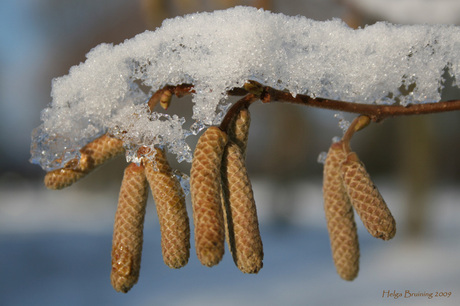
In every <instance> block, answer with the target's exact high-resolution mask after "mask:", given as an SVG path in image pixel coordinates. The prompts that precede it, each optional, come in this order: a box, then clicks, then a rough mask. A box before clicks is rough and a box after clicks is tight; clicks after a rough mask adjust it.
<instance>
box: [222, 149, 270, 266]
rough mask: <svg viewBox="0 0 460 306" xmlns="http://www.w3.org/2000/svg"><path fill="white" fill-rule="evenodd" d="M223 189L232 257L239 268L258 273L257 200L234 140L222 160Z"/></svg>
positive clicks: (239, 150) (242, 156)
mask: <svg viewBox="0 0 460 306" xmlns="http://www.w3.org/2000/svg"><path fill="white" fill-rule="evenodd" d="M222 190H223V197H224V199H225V205H224V209H225V212H226V213H225V215H226V221H227V226H228V243H229V248H230V250H231V253H232V256H233V260H234V261H235V264H236V265H237V267H238V269H240V270H241V271H242V272H244V273H257V272H259V270H260V269H261V268H262V265H263V263H262V260H263V256H264V253H263V246H262V239H261V237H260V232H259V222H258V220H257V211H256V204H255V201H254V195H253V192H252V186H251V182H250V180H249V177H248V173H247V170H246V166H245V162H244V155H243V152H242V150H241V148H240V146H238V145H237V144H235V143H233V142H229V143H228V145H227V146H226V148H225V153H224V158H223V161H222Z"/></svg>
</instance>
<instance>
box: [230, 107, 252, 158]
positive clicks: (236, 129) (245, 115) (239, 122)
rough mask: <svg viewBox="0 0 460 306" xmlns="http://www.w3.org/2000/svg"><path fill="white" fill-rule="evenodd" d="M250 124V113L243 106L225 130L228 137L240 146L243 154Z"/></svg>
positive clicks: (244, 153)
mask: <svg viewBox="0 0 460 306" xmlns="http://www.w3.org/2000/svg"><path fill="white" fill-rule="evenodd" d="M250 124H251V115H250V113H249V109H247V108H243V109H241V110H240V111H239V112H238V115H236V117H235V118H234V119H233V121H232V122H231V124H230V125H229V127H228V131H227V134H228V138H229V139H230V140H231V141H233V142H234V143H236V144H237V145H238V146H239V147H240V148H241V151H242V152H243V155H244V156H245V155H246V148H247V145H248V138H249V126H250Z"/></svg>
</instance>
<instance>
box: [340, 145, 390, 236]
mask: <svg viewBox="0 0 460 306" xmlns="http://www.w3.org/2000/svg"><path fill="white" fill-rule="evenodd" d="M340 169H341V175H342V179H343V183H344V186H345V190H346V192H347V195H348V197H349V198H350V202H351V204H352V205H353V207H354V208H355V210H356V212H357V213H358V215H359V217H360V218H361V221H362V222H363V224H364V226H365V227H366V229H367V230H368V231H369V233H370V234H371V235H372V236H374V237H376V238H381V239H383V240H389V239H391V238H393V237H394V235H395V234H396V222H395V220H394V218H393V216H392V214H391V212H390V210H389V209H388V206H387V204H386V203H385V201H384V200H383V198H382V195H381V194H380V192H379V190H378V189H377V187H375V185H374V183H373V182H372V180H371V178H370V176H369V174H368V173H367V171H366V168H365V167H364V164H363V163H362V162H361V161H360V160H359V158H358V156H357V155H356V153H354V152H351V153H349V154H348V156H347V158H346V160H345V161H344V162H343V163H342V166H341V168H340Z"/></svg>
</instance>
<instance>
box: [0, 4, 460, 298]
mask: <svg viewBox="0 0 460 306" xmlns="http://www.w3.org/2000/svg"><path fill="white" fill-rule="evenodd" d="M382 3H385V4H384V5H382ZM402 3H403V4H402ZM433 3H436V4H435V5H434V4H433ZM235 5H253V6H257V7H263V8H265V9H268V10H271V11H273V12H281V13H284V14H287V15H303V16H306V17H309V18H312V19H316V20H327V19H330V18H333V17H337V18H342V19H344V20H345V21H346V22H347V23H348V24H349V25H350V26H352V27H360V26H364V25H366V24H372V23H374V22H376V21H381V20H387V21H390V22H393V23H403V24H404V23H414V22H415V23H446V24H459V23H460V5H459V4H458V1H455V0H452V1H450V0H443V1H429V0H401V1H384V0H342V1H336V0H303V1H302V0H284V1H281V0H246V1H237V0H214V1H211V0H170V1H167V0H136V1H132V0H131V1H130V0H111V1H108V0H99V1H90V0H64V1H63V0H40V1H33V0H17V1H13V0H5V1H2V2H1V4H0V39H1V44H0V140H1V141H0V156H1V159H0V276H1V277H0V304H1V305H63V304H65V305H83V304H84V305H109V304H110V305H122V304H128V303H129V304H131V305H151V304H154V303H155V304H157V305H184V304H186V305H235V304H237V303H238V304H240V305H279V304H283V305H306V304H314V305H325V304H327V305H337V304H339V303H340V304H341V305H368V304H370V303H372V304H387V303H392V302H393V299H392V298H382V292H383V291H384V290H385V291H386V290H390V291H393V290H396V292H404V291H405V290H411V291H412V292H424V291H426V292H435V291H451V292H452V296H451V297H450V298H448V299H447V298H444V299H441V298H437V299H435V300H428V299H427V298H422V297H418V298H415V297H413V298H410V299H401V298H400V300H398V302H400V303H404V304H414V305H415V304H417V305H422V304H424V303H436V304H438V305H457V304H458V303H460V265H459V264H458V259H457V258H458V256H459V254H460V239H459V238H458V237H459V233H460V225H459V223H458V221H457V220H458V216H460V205H459V203H458V199H459V198H460V191H459V188H458V186H459V183H460V182H459V180H460V158H458V156H460V142H459V141H457V137H458V136H459V133H458V131H459V128H460V120H459V119H460V114H459V113H457V112H456V113H450V114H436V115H428V116H417V117H406V118H394V119H388V120H385V121H384V122H382V123H379V124H372V125H371V126H369V127H368V128H367V129H365V130H363V131H362V132H359V133H358V134H357V135H356V136H355V137H354V139H353V142H352V147H353V149H354V150H355V151H356V152H357V153H358V155H359V156H360V158H361V159H362V160H363V161H364V163H365V164H366V166H367V169H368V171H369V173H370V174H371V175H372V177H373V179H374V180H375V182H376V184H377V186H379V189H380V191H381V193H382V195H383V196H384V198H385V199H386V202H387V203H388V205H389V207H390V209H391V210H392V212H393V215H394V216H395V219H396V221H397V226H398V234H397V235H396V237H395V238H394V239H393V240H392V241H389V242H383V241H377V240H376V239H373V238H371V237H370V235H368V233H367V232H366V231H365V229H363V227H362V226H361V224H360V221H359V220H358V219H357V221H358V222H357V223H358V228H359V236H360V242H361V272H360V275H359V276H358V278H357V279H356V280H355V281H353V282H351V283H349V282H346V281H343V280H341V279H340V278H339V277H338V276H337V274H336V272H335V268H334V265H333V263H332V258H331V255H330V248H329V238H328V234H327V229H326V224H325V219H324V213H323V211H322V193H321V192H322V191H321V188H322V187H321V182H322V164H320V163H318V162H317V158H318V155H319V154H320V153H321V152H322V151H327V150H328V147H329V145H330V143H331V140H332V138H333V137H334V136H341V133H342V132H341V130H340V129H339V127H338V119H337V118H335V117H334V115H335V113H334V112H331V111H326V110H316V109H311V108H308V109H307V108H305V107H299V106H294V105H286V104H283V105H279V104H268V105H262V104H255V105H253V106H252V107H251V114H252V124H251V132H250V138H249V146H248V156H247V166H248V169H249V173H250V175H251V178H252V181H253V188H254V193H255V197H256V203H257V205H258V212H259V220H260V226H261V234H262V239H263V242H264V250H265V261H264V263H265V265H264V268H263V269H262V271H261V272H260V273H259V274H258V275H243V274H242V273H241V272H239V271H238V270H237V268H236V267H235V266H234V264H233V262H232V259H231V256H229V254H228V252H227V255H226V256H225V257H224V260H223V262H222V263H221V264H220V265H219V266H217V267H214V268H212V269H209V268H205V267H202V266H201V265H200V264H199V262H198V261H197V260H196V256H195V254H194V249H193V247H192V252H191V254H192V256H191V259H190V262H189V264H188V265H187V266H186V267H185V268H183V269H181V270H178V271H174V270H170V269H169V268H167V267H166V266H165V265H164V264H163V262H162V258H161V250H160V233H159V226H158V221H157V217H156V213H155V210H154V203H153V200H152V199H149V204H148V210H147V216H146V225H145V230H144V231H145V240H144V252H143V261H142V269H141V276H140V279H139V283H138V284H137V285H136V286H135V287H134V288H133V289H132V290H131V291H130V293H128V294H126V295H124V294H120V293H116V292H115V291H114V290H113V289H112V288H111V285H110V279H109V275H110V250H111V235H112V226H113V217H114V214H115V209H116V203H117V197H118V189H119V186H120V182H121V178H122V172H123V168H124V166H125V161H124V159H123V158H119V159H117V160H114V161H112V162H111V163H110V164H108V165H106V166H104V167H102V168H101V169H99V170H98V171H96V172H95V173H92V174H91V175H90V176H89V177H87V178H86V179H84V180H82V181H81V182H78V183H76V184H75V185H73V186H72V187H70V188H68V189H66V190H62V191H49V190H46V189H45V187H44V186H43V183H42V180H43V176H44V171H43V170H42V169H41V168H40V167H39V166H37V165H32V164H30V163H29V162H28V159H29V157H30V154H29V146H30V133H31V131H32V129H33V128H35V127H36V126H38V125H39V124H40V111H41V110H42V109H43V108H44V107H45V106H46V105H47V104H48V103H49V102H50V89H51V81H52V79H53V78H55V77H58V76H62V75H65V74H67V73H68V70H69V68H70V67H71V66H73V65H76V64H78V63H80V62H82V61H84V60H85V54H86V53H87V52H88V51H89V50H90V49H91V48H92V47H94V46H96V45H98V44H99V43H102V42H105V43H114V44H117V43H120V42H123V41H124V40H125V39H128V38H131V37H133V36H134V35H136V34H137V33H141V32H143V31H145V30H154V29H155V28H156V27H158V26H160V25H161V22H162V20H163V19H165V18H169V17H173V16H176V15H183V14H187V13H193V12H197V11H212V10H215V9H223V8H226V7H231V6H235ZM451 81H452V80H447V81H446V84H445V85H446V88H445V90H444V91H443V99H444V100H449V99H459V98H460V90H459V89H458V88H452V86H451ZM183 99H187V98H183ZM181 104H182V103H181ZM171 109H172V111H177V112H185V113H184V115H187V114H186V112H187V111H190V109H187V110H185V111H183V110H180V109H179V103H177V104H174V101H173V104H172V108H171ZM345 116H346V118H347V119H352V117H349V116H347V115H345ZM191 142H193V139H192V140H191ZM189 166H190V165H186V164H185V165H184V164H174V167H177V168H179V169H181V170H182V171H184V172H188V169H189ZM188 205H189V206H190V201H188Z"/></svg>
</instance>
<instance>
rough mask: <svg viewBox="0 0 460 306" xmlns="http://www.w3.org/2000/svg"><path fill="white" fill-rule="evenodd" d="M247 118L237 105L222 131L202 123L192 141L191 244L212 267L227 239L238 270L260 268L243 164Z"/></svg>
mask: <svg viewBox="0 0 460 306" xmlns="http://www.w3.org/2000/svg"><path fill="white" fill-rule="evenodd" d="M249 124H250V117H249V111H248V110H247V108H243V109H242V110H241V111H240V112H239V114H238V115H237V116H236V117H235V118H234V120H233V122H231V124H230V125H229V127H228V128H227V130H226V131H223V130H221V129H220V128H218V127H210V128H208V129H207V130H206V131H205V132H204V133H203V135H202V136H201V137H200V139H199V140H198V143H197V146H196V148H195V153H194V157H193V161H192V168H191V172H190V191H191V196H192V208H193V220H194V225H195V248H196V253H197V256H198V259H199V260H200V262H201V263H202V264H203V265H205V266H209V267H211V266H214V265H216V264H218V263H219V262H220V260H221V259H222V256H223V254H224V248H225V247H224V241H225V240H227V243H228V246H229V249H230V252H231V254H232V256H233V259H234V262H235V264H236V266H237V267H238V268H239V269H240V270H241V271H242V272H244V273H257V272H258V271H259V270H260V269H261V268H262V260H263V247H262V240H261V237H260V232H259V224H258V219H257V211H256V206H255V202H254V195H253V192H252V186H251V182H250V180H249V177H248V173H247V170H246V166H245V151H246V145H247V139H248V131H249Z"/></svg>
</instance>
